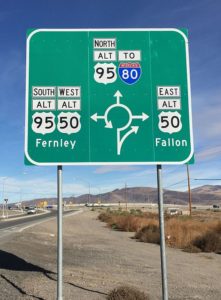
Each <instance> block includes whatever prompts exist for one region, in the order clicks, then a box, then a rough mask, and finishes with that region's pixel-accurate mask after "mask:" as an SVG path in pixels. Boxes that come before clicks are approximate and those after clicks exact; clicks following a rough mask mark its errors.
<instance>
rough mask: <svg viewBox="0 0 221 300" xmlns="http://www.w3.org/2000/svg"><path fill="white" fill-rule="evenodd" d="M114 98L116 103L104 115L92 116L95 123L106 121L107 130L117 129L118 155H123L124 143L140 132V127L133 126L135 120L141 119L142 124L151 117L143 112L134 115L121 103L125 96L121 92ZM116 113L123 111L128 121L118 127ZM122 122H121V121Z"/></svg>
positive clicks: (96, 114) (117, 92)
mask: <svg viewBox="0 0 221 300" xmlns="http://www.w3.org/2000/svg"><path fill="white" fill-rule="evenodd" d="M114 97H115V98H116V103H114V104H112V105H110V106H109V107H107V109H106V111H105V112H104V114H103V115H98V113H95V114H93V115H92V116H91V119H92V120H93V121H95V122H97V121H98V120H104V123H105V126H104V127H105V128H107V129H115V128H116V139H117V155H120V154H121V149H122V146H123V143H124V142H125V141H126V139H127V138H128V137H129V136H130V135H131V134H133V133H134V134H137V132H138V130H139V126H133V125H132V122H133V120H135V119H139V120H141V121H142V122H143V121H145V120H147V119H148V118H149V116H148V115H147V114H146V113H144V112H142V113H141V115H133V114H132V112H131V110H130V108H129V107H128V106H126V105H125V104H122V103H121V101H120V100H121V98H122V97H123V95H122V94H121V92H120V91H119V90H118V91H116V93H115V94H114ZM114 111H116V112H119V111H122V113H123V114H124V115H125V116H127V117H126V121H125V122H124V123H123V122H120V124H118V126H117V125H116V120H115V121H114V120H113V119H114V116H115V119H116V118H117V113H114ZM119 121H120V120H119Z"/></svg>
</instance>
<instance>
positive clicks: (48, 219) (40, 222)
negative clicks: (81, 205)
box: [18, 210, 83, 232]
mask: <svg viewBox="0 0 221 300" xmlns="http://www.w3.org/2000/svg"><path fill="white" fill-rule="evenodd" d="M82 212H83V210H79V211H75V212H73V213H70V214H67V215H63V218H66V217H69V216H73V215H77V214H79V213H82ZM54 218H56V216H54V217H50V218H47V219H46V220H39V221H38V222H34V223H32V224H29V225H27V226H25V227H23V228H21V229H19V230H18V232H23V231H24V230H26V229H28V228H31V227H33V226H35V225H39V224H42V223H45V222H47V221H50V220H51V219H54Z"/></svg>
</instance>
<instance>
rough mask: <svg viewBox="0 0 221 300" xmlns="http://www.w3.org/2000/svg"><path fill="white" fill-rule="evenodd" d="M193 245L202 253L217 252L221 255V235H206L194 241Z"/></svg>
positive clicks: (210, 232)
mask: <svg viewBox="0 0 221 300" xmlns="http://www.w3.org/2000/svg"><path fill="white" fill-rule="evenodd" d="M192 245H193V246H195V247H197V248H198V249H200V250H201V251H202V252H215V253H220V254H221V235H220V234H218V233H217V232H214V231H207V232H206V233H205V234H203V235H201V236H199V237H197V238H196V239H195V240H193V241H192Z"/></svg>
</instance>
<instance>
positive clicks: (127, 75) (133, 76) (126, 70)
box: [118, 63, 141, 84]
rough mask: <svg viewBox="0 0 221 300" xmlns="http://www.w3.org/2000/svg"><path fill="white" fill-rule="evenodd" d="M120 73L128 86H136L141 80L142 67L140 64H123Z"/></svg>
mask: <svg viewBox="0 0 221 300" xmlns="http://www.w3.org/2000/svg"><path fill="white" fill-rule="evenodd" d="M118 73H119V76H120V78H121V80H122V81H124V82H125V83H127V84H134V83H136V82H137V81H138V80H139V79H140V76H141V66H140V64H138V63H121V64H120V65H119V68H118Z"/></svg>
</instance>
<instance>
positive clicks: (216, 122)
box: [0, 0, 221, 201]
mask: <svg viewBox="0 0 221 300" xmlns="http://www.w3.org/2000/svg"><path fill="white" fill-rule="evenodd" d="M220 11H221V2H220V1H219V0H210V1H208V0H201V1H199V0H194V1H179V0H176V1H158V0H154V1H152V0H150V1H144V0H143V1H142V0H136V1H131V0H111V1H104V0H103V1H102V0H93V1H89V0H88V1H86V0H81V1H73V0H62V1H58V0H53V1H52V0H51V1H50V0H38V1H34V0H27V1H25V0H19V1H17V0H14V1H12V0H7V1H1V2H0V25H1V26H0V41H1V43H0V62H1V68H0V140H1V146H0V192H1V195H2V196H4V198H6V197H7V198H9V200H10V201H19V200H20V199H22V200H24V199H30V198H32V197H44V196H53V195H56V168H55V167H25V165H24V159H23V156H24V154H23V152H24V151H23V149H24V110H25V43H26V30H27V29H28V28H151V27H158V28H162V27H166V28H170V27H176V28H182V27H184V28H187V29H188V30H189V46H190V67H191V86H192V106H193V126H194V127H193V128H194V144H195V160H196V162H195V164H194V165H192V166H190V172H191V178H192V179H194V178H202V177H204V178H221V171H220V170H221V162H220V154H221V142H220V141H221V134H220V128H221V126H220V115H221V104H220V98H221V96H220V94H221V76H220V66H221V56H220V52H221V30H220ZM163 170H164V171H163V181H164V186H165V187H171V189H172V188H174V189H179V190H186V184H187V183H186V166H173V167H172V166H171V167H169V166H165V167H164V168H163ZM125 182H126V183H127V184H128V186H156V171H155V167H154V166H152V167H151V166H124V167H116V166H115V167H110V166H97V167H96V166H94V167H82V166H81V167H80V166H77V167H65V168H64V195H65V196H67V195H79V194H81V193H86V192H88V186H89V183H90V186H91V190H92V192H93V193H99V192H106V191H108V190H112V189H114V188H121V187H123V186H124V184H125ZM177 182H180V183H179V184H176V183H177ZM207 183H209V184H220V183H221V181H208V182H207V181H201V182H200V181H195V180H191V184H192V187H195V186H197V185H201V184H207ZM3 186H4V195H3ZM2 196H1V198H2Z"/></svg>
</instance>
